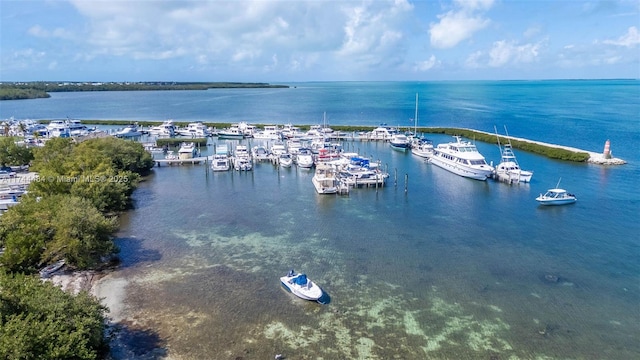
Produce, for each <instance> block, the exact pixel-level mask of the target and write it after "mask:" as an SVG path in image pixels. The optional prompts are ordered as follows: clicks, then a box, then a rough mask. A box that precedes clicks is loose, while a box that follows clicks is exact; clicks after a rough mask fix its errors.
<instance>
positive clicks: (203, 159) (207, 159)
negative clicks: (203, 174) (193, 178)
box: [153, 156, 213, 167]
mask: <svg viewBox="0 0 640 360" xmlns="http://www.w3.org/2000/svg"><path fill="white" fill-rule="evenodd" d="M211 160H213V156H200V157H195V158H191V159H178V158H176V159H154V160H153V161H155V163H156V166H158V167H160V166H162V165H169V166H173V165H200V164H205V165H206V164H209V163H211Z"/></svg>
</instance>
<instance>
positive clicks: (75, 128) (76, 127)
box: [67, 119, 89, 136]
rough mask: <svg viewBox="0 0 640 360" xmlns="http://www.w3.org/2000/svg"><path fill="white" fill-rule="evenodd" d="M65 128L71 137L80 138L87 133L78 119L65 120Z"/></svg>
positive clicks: (87, 130)
mask: <svg viewBox="0 0 640 360" xmlns="http://www.w3.org/2000/svg"><path fill="white" fill-rule="evenodd" d="M67 126H68V127H69V135H71V136H81V135H87V134H88V133H89V129H88V128H87V127H86V126H85V125H83V124H82V122H81V121H80V120H78V119H67Z"/></svg>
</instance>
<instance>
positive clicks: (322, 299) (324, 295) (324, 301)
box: [316, 290, 331, 305]
mask: <svg viewBox="0 0 640 360" xmlns="http://www.w3.org/2000/svg"><path fill="white" fill-rule="evenodd" d="M316 301H317V302H318V304H322V305H327V304H329V303H330V302H331V296H329V293H327V292H326V291H324V290H322V296H320V298H319V299H318V300H316Z"/></svg>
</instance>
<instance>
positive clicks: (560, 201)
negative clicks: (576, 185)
mask: <svg viewBox="0 0 640 360" xmlns="http://www.w3.org/2000/svg"><path fill="white" fill-rule="evenodd" d="M536 201H537V202H538V203H539V204H540V205H544V206H559V205H569V204H573V203H575V202H576V201H577V199H576V198H566V199H545V198H543V197H541V196H539V197H537V198H536Z"/></svg>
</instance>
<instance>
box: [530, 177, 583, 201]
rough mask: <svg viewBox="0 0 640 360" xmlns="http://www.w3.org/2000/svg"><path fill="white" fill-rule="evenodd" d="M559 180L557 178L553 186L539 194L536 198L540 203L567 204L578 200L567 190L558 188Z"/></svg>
mask: <svg viewBox="0 0 640 360" xmlns="http://www.w3.org/2000/svg"><path fill="white" fill-rule="evenodd" d="M560 180H562V179H560ZM560 180H558V184H556V187H555V188H553V189H549V190H547V192H546V193H544V194H540V196H538V197H537V198H536V201H537V202H538V203H540V205H567V204H573V203H575V202H576V201H577V200H578V199H577V198H576V196H575V195H573V194H569V193H568V192H567V190H565V189H561V188H560Z"/></svg>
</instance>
